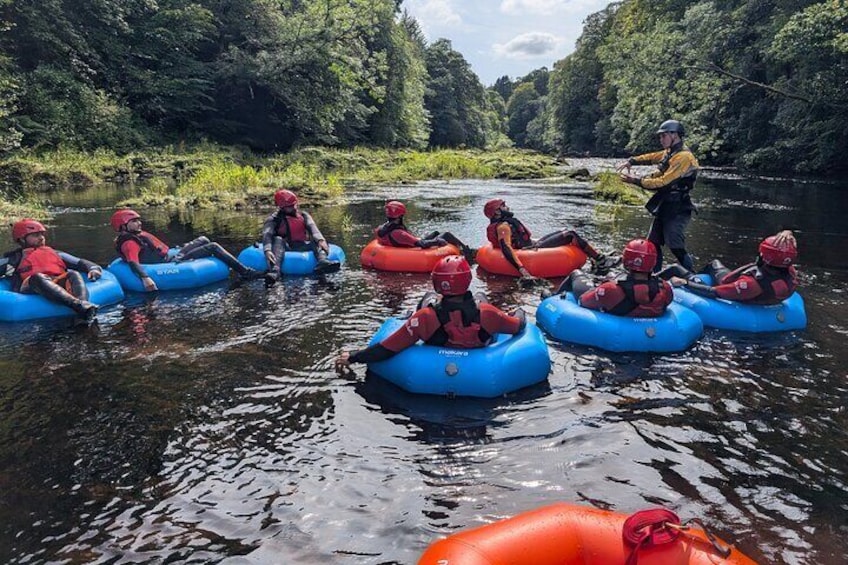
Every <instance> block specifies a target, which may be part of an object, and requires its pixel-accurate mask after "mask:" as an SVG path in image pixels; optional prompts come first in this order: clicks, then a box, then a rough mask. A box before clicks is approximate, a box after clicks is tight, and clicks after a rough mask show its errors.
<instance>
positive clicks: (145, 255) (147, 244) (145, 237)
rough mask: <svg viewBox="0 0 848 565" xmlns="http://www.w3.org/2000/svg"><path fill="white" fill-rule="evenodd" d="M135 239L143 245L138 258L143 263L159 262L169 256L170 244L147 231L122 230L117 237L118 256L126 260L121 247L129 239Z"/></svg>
mask: <svg viewBox="0 0 848 565" xmlns="http://www.w3.org/2000/svg"><path fill="white" fill-rule="evenodd" d="M130 240H132V241H135V242H136V243H138V244H139V246H141V253H139V254H138V258H139V260H140V261H141V262H142V263H158V262H159V261H161V260H162V259H165V258H166V257H167V256H168V244H166V243H165V242H164V241H162V240H161V239H159V238H158V237H156V236H155V235H153V234H152V233H148V232H146V231H141V232H138V233H131V232H128V231H122V232H120V233H119V234H118V237H116V238H115V249H116V250H117V251H118V256H119V257H121V258H122V259H124V260H126V257H124V253H123V251H121V247H123V245H124V244H125V243H126V242H128V241H130Z"/></svg>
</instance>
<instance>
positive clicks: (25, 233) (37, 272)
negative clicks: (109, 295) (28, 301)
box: [0, 218, 103, 321]
mask: <svg viewBox="0 0 848 565" xmlns="http://www.w3.org/2000/svg"><path fill="white" fill-rule="evenodd" d="M12 239H13V240H14V241H15V243H17V244H18V245H19V246H20V247H18V248H17V249H13V250H12V251H9V252H8V253H6V254H4V255H3V257H2V258H0V276H4V277H5V276H10V277H11V279H12V281H11V282H12V290H13V291H15V292H21V293H24V294H39V295H41V296H43V297H44V298H46V299H47V300H50V301H51V302H55V303H58V304H62V305H64V306H67V307H69V308H70V309H72V310H73V311H74V312H76V313H77V314H78V315H79V316H80V317H82V318H84V319H86V320H88V321H91V320H92V319H93V318H94V316H95V314H96V313H97V306H96V305H94V304H92V303H91V302H89V301H88V288H87V287H86V285H85V280H84V279H83V275H82V273H84V274H85V276H86V278H88V280H90V281H96V280H97V279H99V278H100V277H101V275H102V274H103V270H102V269H101V268H100V265H98V264H96V263H94V262H92V261H87V260H86V259H80V258H78V257H75V256H73V255H71V254H69V253H65V252H63V251H57V250H55V249H53V248H52V247H50V246H48V245H47V228H45V227H44V225H43V224H41V222H38V221H36V220H33V219H30V218H27V219H24V220H21V221H19V222H16V223H15V224H14V225H13V226H12Z"/></svg>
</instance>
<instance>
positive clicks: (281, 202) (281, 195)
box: [274, 189, 297, 208]
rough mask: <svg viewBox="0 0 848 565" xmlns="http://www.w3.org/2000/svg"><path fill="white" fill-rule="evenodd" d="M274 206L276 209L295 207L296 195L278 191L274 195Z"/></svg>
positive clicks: (286, 191) (287, 191)
mask: <svg viewBox="0 0 848 565" xmlns="http://www.w3.org/2000/svg"><path fill="white" fill-rule="evenodd" d="M274 204H276V205H277V208H287V207H289V206H297V194H295V193H294V192H292V191H291V190H286V189H282V190H278V191H277V192H275V193H274Z"/></svg>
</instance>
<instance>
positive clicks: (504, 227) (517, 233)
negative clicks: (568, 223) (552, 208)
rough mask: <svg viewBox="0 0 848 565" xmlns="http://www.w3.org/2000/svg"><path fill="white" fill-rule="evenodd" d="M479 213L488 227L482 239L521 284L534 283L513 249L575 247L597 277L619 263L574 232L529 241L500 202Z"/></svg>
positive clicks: (520, 224) (498, 199)
mask: <svg viewBox="0 0 848 565" xmlns="http://www.w3.org/2000/svg"><path fill="white" fill-rule="evenodd" d="M483 213H484V214H485V215H486V217H487V218H489V226H488V227H487V228H486V238H487V239H488V240H489V242H490V243H491V244H492V246H493V247H494V248H495V249H500V250H501V252H502V253H503V255H504V258H505V259H506V260H507V261H508V262H509V263H510V264H511V265H512V266H513V267H515V268H516V270H518V272H519V274H520V275H521V282H522V283H530V282H534V281H536V280H537V279H536V277H534V276H533V275H532V274H530V271H528V270H527V269H526V268H525V267H524V265H523V264H522V263H521V261H520V260H519V259H518V256H517V255H516V254H515V250H516V249H541V248H546V247H560V246H563V245H576V246H577V247H579V248H580V249H581V250H582V251H583V252H584V253H585V254H586V255H587V256H588V257H589V258H590V259H591V260H592V262H593V264H594V269H595V272H596V273H597V274H604V273H606V272H607V271H609V269H611V268H612V267H614V266H615V265H617V264H618V263H619V261H621V259H620V258H619V257H612V256H606V255H604V254H603V253H599V252H598V251H597V250H596V249H595V248H594V247H592V246H591V245H590V244H589V242H588V241H586V240H585V239H583V238H582V237H580V235H579V234H578V233H577V232H576V231H574V230H560V231H555V232H553V233H549V234H548V235H545V236H543V237H542V238H541V239H538V240H533V239H532V237H531V235H532V234H531V233H530V230H529V229H527V227H526V226H525V225H524V224H523V223H522V222H521V221H520V220H519V219H518V218H516V217H515V214H513V213H512V212H511V211H510V209H509V207H508V206H507V205H506V202H505V201H504V200H501V199H500V198H495V199H493V200H489V201H488V202H486V205H485V206H484V207H483Z"/></svg>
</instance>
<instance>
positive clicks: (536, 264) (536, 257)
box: [477, 243, 586, 278]
mask: <svg viewBox="0 0 848 565" xmlns="http://www.w3.org/2000/svg"><path fill="white" fill-rule="evenodd" d="M515 254H516V256H517V257H518V260H519V261H521V264H522V265H524V267H525V268H526V269H527V270H528V271H530V274H531V275H533V276H536V277H542V278H554V277H567V276H568V275H569V274H571V271H573V270H574V269H579V268H580V267H582V266H583V264H584V263H585V262H586V254H585V253H583V251H582V250H581V249H580V248H579V247H576V246H574V245H561V246H560V247H543V248H541V249H517V250H516V251H515ZM477 264H478V265H480V266H481V267H483V269H485V270H487V271H489V272H490V273H494V274H496V275H508V276H510V277H517V276H520V275H519V274H518V270H517V269H516V268H515V267H513V266H512V265H511V264H510V263H509V261H507V260H506V257H504V255H503V252H502V251H501V250H500V249H495V248H494V247H493V246H492V244H491V243H487V244H486V245H484V246H483V247H481V248H480V249H479V250H478V251H477Z"/></svg>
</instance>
